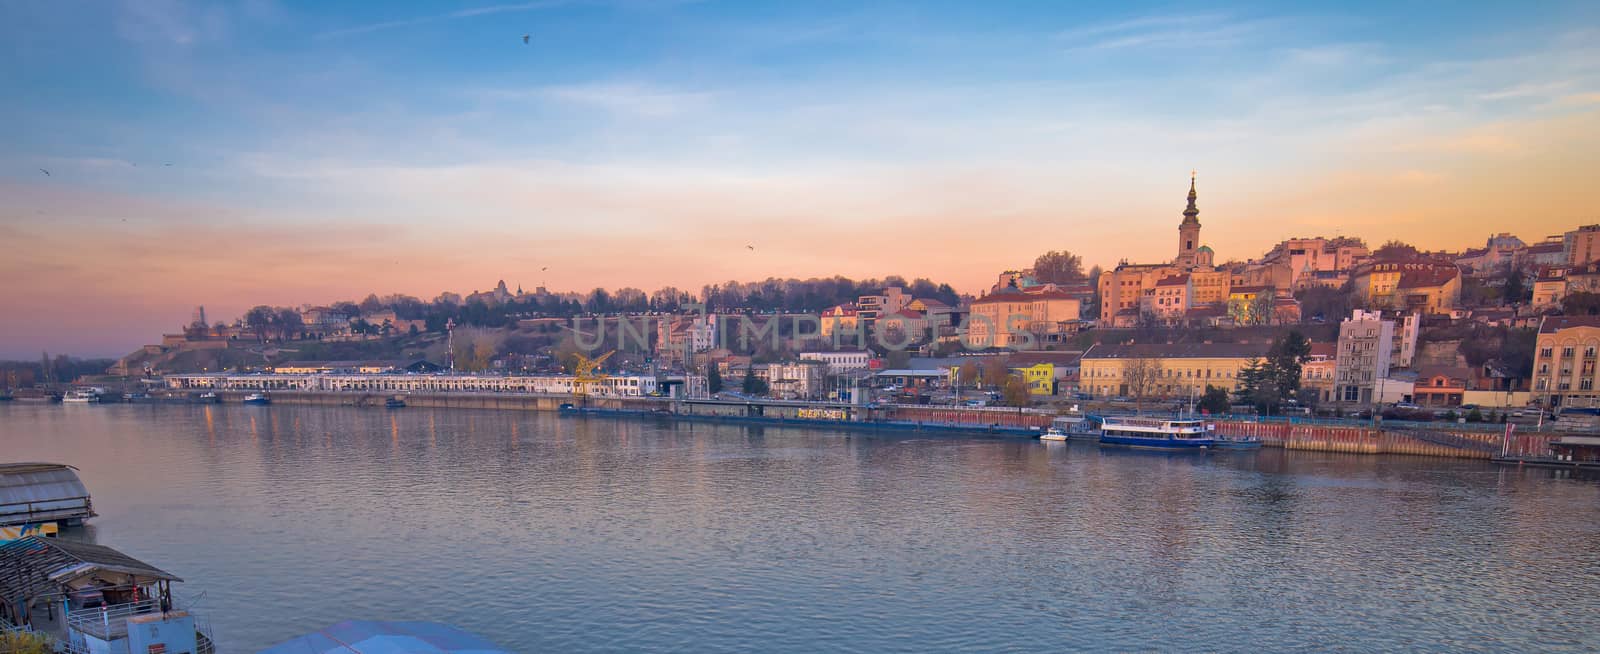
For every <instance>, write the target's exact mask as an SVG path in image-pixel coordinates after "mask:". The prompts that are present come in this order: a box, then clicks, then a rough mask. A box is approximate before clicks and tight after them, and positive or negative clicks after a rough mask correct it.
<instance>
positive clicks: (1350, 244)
mask: <svg viewBox="0 0 1600 654" xmlns="http://www.w3.org/2000/svg"><path fill="white" fill-rule="evenodd" d="M1369 254H1370V252H1368V250H1367V244H1366V243H1363V242H1361V239H1357V238H1349V237H1342V236H1341V237H1335V238H1324V237H1321V236H1318V237H1315V238H1291V239H1288V240H1286V241H1283V242H1282V243H1279V244H1278V245H1276V246H1274V247H1273V248H1272V249H1271V250H1268V251H1267V253H1266V255H1264V256H1262V257H1261V261H1260V262H1258V264H1257V265H1259V266H1279V267H1282V268H1283V270H1284V271H1285V275H1284V276H1285V277H1286V279H1280V278H1274V279H1271V280H1262V281H1263V282H1265V283H1267V284H1271V285H1273V286H1280V284H1279V283H1286V285H1282V286H1280V287H1281V288H1294V289H1299V288H1304V287H1306V286H1308V285H1311V284H1312V283H1313V282H1314V280H1315V278H1316V274H1317V273H1336V272H1348V271H1349V270H1350V269H1352V268H1355V267H1356V264H1357V263H1359V262H1360V261H1361V260H1363V259H1365V258H1366V257H1367V256H1368V255H1369ZM1274 282H1279V283H1274Z"/></svg>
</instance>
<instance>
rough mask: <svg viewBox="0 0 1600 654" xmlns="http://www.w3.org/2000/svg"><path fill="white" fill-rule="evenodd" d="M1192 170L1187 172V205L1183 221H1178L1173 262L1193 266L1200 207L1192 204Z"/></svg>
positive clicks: (1194, 196) (1197, 245)
mask: <svg viewBox="0 0 1600 654" xmlns="http://www.w3.org/2000/svg"><path fill="white" fill-rule="evenodd" d="M1194 178H1195V174H1194V172H1192V171H1191V172H1190V173H1189V207H1188V208H1186V209H1184V210H1183V222H1181V223H1178V258H1177V259H1176V260H1175V261H1174V263H1176V264H1178V265H1180V266H1185V267H1193V266H1194V265H1195V264H1196V263H1198V262H1197V261H1196V253H1197V251H1198V250H1199V249H1200V209H1199V208H1198V207H1195V206H1194V201H1195V198H1196V194H1195V191H1194Z"/></svg>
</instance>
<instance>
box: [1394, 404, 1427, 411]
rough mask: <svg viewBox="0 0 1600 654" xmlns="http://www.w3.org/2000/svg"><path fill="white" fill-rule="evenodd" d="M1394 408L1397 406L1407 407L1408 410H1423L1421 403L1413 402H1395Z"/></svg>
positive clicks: (1399, 407)
mask: <svg viewBox="0 0 1600 654" xmlns="http://www.w3.org/2000/svg"><path fill="white" fill-rule="evenodd" d="M1394 408H1396V409H1405V410H1407V411H1421V410H1422V407H1421V406H1420V405H1417V404H1413V403H1411V402H1395V403H1394Z"/></svg>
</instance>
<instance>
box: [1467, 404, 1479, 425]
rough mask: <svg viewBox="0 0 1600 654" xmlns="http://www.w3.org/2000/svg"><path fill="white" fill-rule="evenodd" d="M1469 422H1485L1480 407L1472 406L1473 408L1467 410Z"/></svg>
mask: <svg viewBox="0 0 1600 654" xmlns="http://www.w3.org/2000/svg"><path fill="white" fill-rule="evenodd" d="M1467 422H1483V412H1482V411H1479V410H1478V407H1472V410H1471V411H1468V412H1467Z"/></svg>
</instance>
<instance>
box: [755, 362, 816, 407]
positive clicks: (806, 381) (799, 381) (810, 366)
mask: <svg viewBox="0 0 1600 654" xmlns="http://www.w3.org/2000/svg"><path fill="white" fill-rule="evenodd" d="M827 368H828V365H827V364H825V363H823V362H821V361H806V360H803V361H788V362H784V363H769V364H765V365H761V364H757V365H755V366H754V369H755V374H756V376H757V377H758V378H760V379H762V380H764V381H766V382H767V394H768V395H770V396H772V397H775V398H779V399H786V400H811V399H817V398H820V397H822V392H823V390H824V384H823V377H824V375H825V373H826V372H827Z"/></svg>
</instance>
